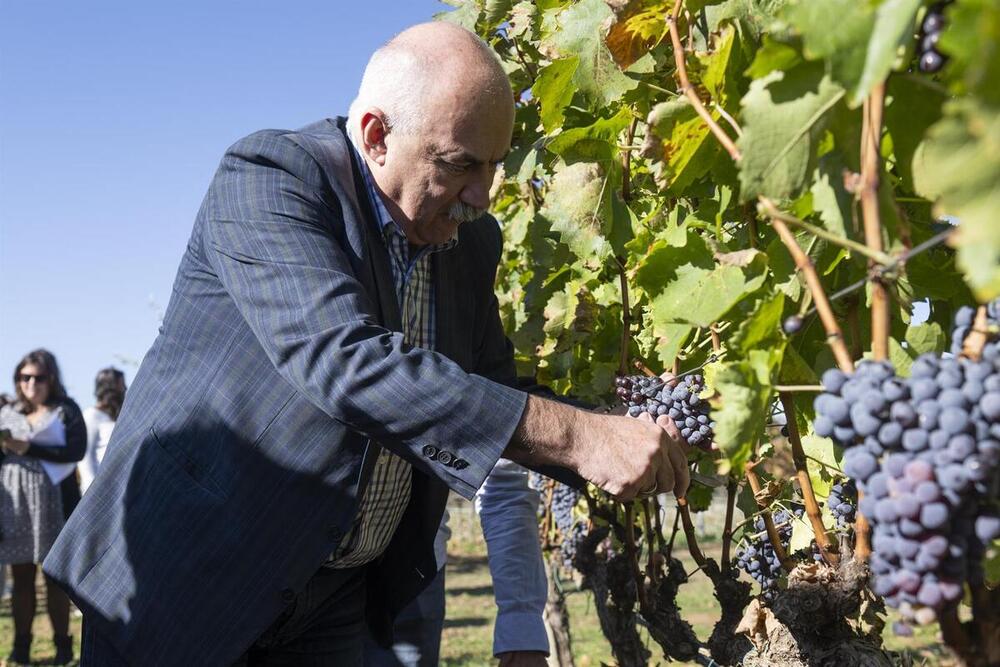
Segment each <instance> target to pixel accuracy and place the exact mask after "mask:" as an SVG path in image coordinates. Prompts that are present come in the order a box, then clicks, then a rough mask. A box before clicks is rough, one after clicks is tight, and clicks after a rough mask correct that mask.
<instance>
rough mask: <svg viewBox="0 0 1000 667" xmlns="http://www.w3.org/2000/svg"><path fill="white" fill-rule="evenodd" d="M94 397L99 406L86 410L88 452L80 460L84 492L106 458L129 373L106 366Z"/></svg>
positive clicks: (82, 490)
mask: <svg viewBox="0 0 1000 667" xmlns="http://www.w3.org/2000/svg"><path fill="white" fill-rule="evenodd" d="M94 396H95V397H96V398H97V405H95V406H93V407H90V408H87V409H86V410H84V411H83V420H84V421H85V422H86V423H87V453H86V454H85V455H84V457H83V460H82V461H80V465H79V466H78V470H79V471H80V491H81V492H82V493H86V492H87V488H88V487H89V486H90V483H91V482H92V481H94V475H96V474H97V469H98V468H99V467H100V465H101V460H102V459H103V458H104V450H105V449H106V448H107V446H108V440H110V439H111V431H112V430H114V428H115V420H117V419H118V413H119V412H120V411H121V409H122V402H123V401H124V400H125V374H124V373H122V372H121V371H120V370H118V369H117V368H115V367H113V366H109V367H108V368H102V369H101V370H99V371H98V372H97V378H96V379H95V380H94Z"/></svg>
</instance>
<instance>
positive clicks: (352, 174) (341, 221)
mask: <svg viewBox="0 0 1000 667" xmlns="http://www.w3.org/2000/svg"><path fill="white" fill-rule="evenodd" d="M512 123H513V98H512V94H511V90H510V88H509V86H508V84H507V80H506V77H505V76H504V73H503V70H502V69H501V67H500V66H499V64H498V62H497V61H496V59H495V58H493V56H492V54H491V53H490V51H489V49H488V48H487V47H486V46H485V45H484V44H483V43H482V42H481V41H479V40H478V39H477V38H476V37H475V36H474V35H472V34H471V33H469V32H467V31H465V30H462V29H460V28H457V27H455V26H451V25H448V24H425V25H419V26H415V27H414V28H411V29H409V30H407V31H405V32H403V33H402V34H400V35H399V36H397V37H396V38H395V39H393V40H392V41H391V42H390V43H389V44H387V45H386V46H385V47H383V48H382V49H380V50H379V51H378V52H377V53H376V54H375V55H374V56H373V57H372V60H371V63H370V64H369V67H368V69H367V70H366V74H365V77H364V81H363V82H362V85H361V88H360V91H359V94H358V99H357V101H356V102H355V104H354V105H352V113H351V115H350V119H349V120H347V121H345V120H343V119H337V120H325V121H321V122H319V123H316V124H313V125H310V126H308V127H306V128H303V129H301V130H298V131H295V132H289V131H277V130H267V131H263V132H258V133H256V134H253V135H251V136H249V137H247V138H245V139H242V140H240V141H238V142H237V143H236V144H234V145H233V146H232V147H231V148H230V149H229V151H228V152H227V153H226V155H225V157H224V158H223V160H222V164H221V165H220V167H219V170H218V172H217V173H216V176H215V178H214V180H213V181H212V184H211V185H210V187H209V190H208V193H207V194H206V197H205V201H204V203H203V204H202V208H201V210H200V212H199V214H198V218H197V220H196V221H195V225H194V229H193V232H192V235H191V239H190V241H189V243H188V246H187V249H186V251H185V253H184V256H183V258H182V260H181V264H180V268H179V270H178V274H177V279H176V281H175V283H174V288H173V295H172V297H171V300H170V304H169V306H168V308H167V312H166V315H165V318H164V322H163V327H162V328H161V331H160V335H159V336H158V337H157V339H156V341H155V342H154V344H153V347H152V348H151V349H150V351H149V352H148V354H147V355H146V357H145V359H144V361H143V364H142V366H141V368H140V369H139V372H138V373H137V374H136V377H135V381H134V382H133V385H132V388H131V389H130V390H129V396H128V399H127V400H126V403H125V405H124V407H123V409H122V412H121V415H120V416H119V419H118V423H117V426H116V428H115V432H114V434H113V436H112V440H111V443H110V444H109V447H108V453H107V455H106V456H105V459H104V462H103V464H102V470H101V473H100V475H98V477H97V479H96V480H95V481H94V483H93V485H92V486H91V488H90V490H89V491H88V493H87V495H86V496H85V497H84V499H83V502H82V503H81V504H80V506H79V508H78V509H77V511H76V512H75V513H74V515H73V517H72V518H71V520H70V521H69V523H68V524H67V526H66V528H65V530H64V531H63V533H62V534H61V536H60V538H59V540H58V541H57V543H56V545H55V546H54V547H53V549H52V551H51V552H50V554H49V556H48V558H47V559H46V562H45V570H46V572H47V573H48V574H49V575H50V576H52V577H53V578H54V579H56V580H57V581H59V582H61V583H63V585H64V586H65V587H66V588H67V590H68V591H69V592H70V595H71V596H72V598H73V599H74V600H75V602H76V603H77V604H78V605H79V607H80V608H81V609H82V610H83V612H84V620H85V622H84V646H83V651H82V660H83V664H85V665H87V664H93V665H102V666H107V665H122V664H132V665H142V666H144V667H146V666H153V665H228V664H232V663H234V662H237V663H238V664H245V665H297V666H307V665H334V664H335V665H351V664H360V663H361V660H362V657H361V656H362V646H363V641H362V638H363V634H364V632H363V631H364V620H365V619H367V623H368V626H369V628H370V629H371V631H372V632H373V633H374V635H375V636H376V638H378V639H380V640H381V641H382V642H388V641H389V640H390V628H391V625H392V619H393V617H394V615H395V614H396V613H397V612H398V611H399V609H401V608H402V607H403V606H404V605H405V604H406V603H407V601H409V600H410V599H412V598H413V597H414V596H415V595H416V594H417V593H418V592H419V591H420V590H421V589H422V588H423V587H424V586H425V585H426V583H427V581H428V580H429V578H430V577H431V576H433V574H434V571H435V565H436V564H435V559H434V555H433V540H434V535H435V533H436V531H437V529H438V525H439V523H440V518H441V515H442V511H443V508H444V503H445V499H446V496H447V492H448V489H449V488H451V489H453V490H454V491H456V492H457V493H459V494H461V495H463V496H465V497H467V498H469V497H471V496H472V495H473V494H474V493H475V491H476V489H477V488H479V487H480V486H481V485H482V483H483V480H484V479H485V478H486V476H487V474H488V473H489V472H490V470H491V469H492V468H493V466H494V464H495V463H496V461H497V460H498V458H499V457H500V456H501V455H503V456H505V457H506V458H509V459H511V460H514V461H516V462H519V463H522V464H524V465H528V466H531V467H539V466H546V465H555V466H562V467H565V468H568V469H569V470H571V471H574V472H576V473H578V474H579V475H581V476H582V477H584V478H586V479H588V480H590V481H591V482H593V483H594V484H596V485H598V486H599V487H601V488H603V489H605V490H607V491H609V492H610V493H613V494H616V495H618V496H620V497H622V498H631V497H633V496H635V495H636V494H637V493H641V492H645V493H651V492H654V491H656V490H657V489H658V488H659V489H663V490H667V489H671V490H675V491H680V490H682V489H683V488H684V487H685V486H686V484H687V479H686V474H687V467H686V465H685V457H684V453H683V451H682V450H681V448H680V446H679V445H678V443H677V441H676V439H675V437H676V434H675V433H674V434H673V435H670V434H668V432H667V430H666V429H667V428H670V429H672V425H671V424H664V425H663V426H657V425H654V424H652V423H648V422H641V421H639V420H634V419H628V418H624V417H609V416H598V415H594V414H590V413H587V412H583V411H579V410H576V409H574V408H571V407H569V406H565V405H561V404H559V403H556V402H553V401H548V400H544V399H542V398H539V397H537V396H532V395H528V394H525V393H522V392H520V391H518V390H516V389H514V388H512V385H513V383H514V380H515V377H514V366H513V358H512V352H511V346H510V343H509V342H508V341H507V340H506V338H505V337H504V335H503V331H502V329H501V325H500V319H499V314H498V312H497V303H496V298H495V296H494V294H493V279H494V273H495V269H496V263H497V261H498V259H499V256H500V246H501V236H500V232H499V229H498V227H497V225H496V222H495V221H494V220H493V219H492V218H490V217H488V216H486V215H484V211H485V209H486V207H487V205H488V196H489V195H488V193H489V187H490V183H491V181H492V178H493V173H494V168H495V165H496V164H497V163H498V162H499V161H500V160H502V159H503V157H504V155H505V154H506V153H507V151H508V149H509V143H510V138H511V131H512ZM671 432H672V433H673V431H671Z"/></svg>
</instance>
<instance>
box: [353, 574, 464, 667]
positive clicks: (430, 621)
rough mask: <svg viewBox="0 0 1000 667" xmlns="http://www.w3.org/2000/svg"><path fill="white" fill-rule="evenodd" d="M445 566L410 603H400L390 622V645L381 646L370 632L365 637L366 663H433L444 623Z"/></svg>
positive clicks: (421, 666) (392, 666) (380, 666)
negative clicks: (397, 612) (401, 607)
mask: <svg viewBox="0 0 1000 667" xmlns="http://www.w3.org/2000/svg"><path fill="white" fill-rule="evenodd" d="M444 603H445V590H444V568H443V567H442V568H441V569H440V570H438V573H437V575H435V577H434V578H433V579H431V583H430V584H428V585H427V588H425V589H424V590H423V592H421V593H420V595H418V596H417V597H416V598H414V599H413V601H411V602H410V604H408V605H406V606H405V607H403V610H402V611H401V612H399V616H397V617H396V621H395V623H393V625H392V635H393V642H392V647H391V648H388V649H386V648H382V647H381V646H379V645H378V644H376V643H375V640H373V639H372V638H371V636H367V637H366V638H365V667H436V666H437V664H438V662H439V660H438V657H439V655H440V652H441V630H442V628H443V627H444V612H445V610H444Z"/></svg>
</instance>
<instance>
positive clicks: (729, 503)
mask: <svg viewBox="0 0 1000 667" xmlns="http://www.w3.org/2000/svg"><path fill="white" fill-rule="evenodd" d="M736 488H737V482H736V478H735V477H730V478H729V483H728V484H726V523H725V525H724V526H723V528H722V571H723V572H724V573H725V572H729V565H730V560H729V549H730V547H731V546H732V543H733V511H734V509H735V506H736Z"/></svg>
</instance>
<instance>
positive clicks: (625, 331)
mask: <svg viewBox="0 0 1000 667" xmlns="http://www.w3.org/2000/svg"><path fill="white" fill-rule="evenodd" d="M615 264H617V266H618V281H619V282H620V283H621V288H622V342H621V350H620V354H619V363H618V374H619V375H626V374H628V349H629V342H630V341H631V338H632V335H631V329H632V313H631V312H630V311H631V307H630V306H629V299H628V276H626V275H625V263H624V262H623V261H622V258H621V257H615Z"/></svg>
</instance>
